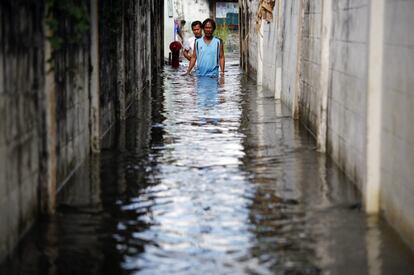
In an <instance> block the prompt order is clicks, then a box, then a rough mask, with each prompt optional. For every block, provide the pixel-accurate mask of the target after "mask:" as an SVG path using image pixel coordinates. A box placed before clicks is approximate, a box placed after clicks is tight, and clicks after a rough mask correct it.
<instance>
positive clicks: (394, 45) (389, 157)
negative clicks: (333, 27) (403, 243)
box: [380, 0, 414, 247]
mask: <svg viewBox="0 0 414 275" xmlns="http://www.w3.org/2000/svg"><path fill="white" fill-rule="evenodd" d="M413 14H414V2H413V1H390V0H387V1H385V14H384V15H385V16H384V17H385V18H384V19H385V20H384V49H383V50H384V56H383V58H384V61H383V62H384V66H383V80H384V82H383V89H382V92H383V100H382V102H383V104H382V113H383V115H382V120H381V121H382V127H381V148H382V150H381V188H380V190H381V199H380V201H381V208H382V209H383V211H384V213H385V216H386V217H387V219H388V220H389V221H390V223H391V224H393V225H395V226H396V227H397V228H398V230H399V231H400V232H401V233H402V234H403V236H406V240H407V241H409V242H410V243H411V245H412V246H413V247H414V212H413V209H414V171H413V163H414V124H413V121H414V113H413V111H412V110H413V109H414V93H413V89H414V76H413V72H414V34H413V32H414V31H413V26H414V17H413Z"/></svg>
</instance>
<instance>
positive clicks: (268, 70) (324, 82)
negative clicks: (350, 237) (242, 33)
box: [241, 0, 414, 248]
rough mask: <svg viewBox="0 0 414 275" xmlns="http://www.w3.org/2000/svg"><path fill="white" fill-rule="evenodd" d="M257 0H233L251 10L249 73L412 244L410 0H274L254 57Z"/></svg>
mask: <svg viewBox="0 0 414 275" xmlns="http://www.w3.org/2000/svg"><path fill="white" fill-rule="evenodd" d="M258 2H259V1H258V0H252V1H247V0H241V3H242V4H243V5H248V6H249V9H248V10H249V11H250V12H251V13H250V14H249V17H250V21H249V23H250V28H249V36H248V38H249V39H248V41H249V44H248V46H247V47H248V50H249V58H248V64H249V73H251V74H252V77H253V78H257V77H258V75H257V74H258V73H260V74H261V75H260V80H261V83H262V85H263V87H266V88H269V89H270V90H271V91H273V92H274V93H275V96H276V97H279V96H280V98H281V100H282V101H283V102H284V103H285V104H286V105H287V106H289V107H290V108H292V109H295V108H296V106H297V107H298V115H299V119H300V120H301V121H302V123H304V124H305V125H306V126H307V127H308V129H310V130H311V131H312V133H313V134H314V135H315V138H317V144H318V146H320V148H319V149H320V150H321V151H325V148H326V151H327V153H328V154H330V155H331V157H332V158H333V159H334V160H335V162H336V163H337V164H338V165H339V166H340V167H341V168H342V170H343V171H344V172H345V173H346V174H347V176H348V177H349V178H350V179H352V180H353V181H354V182H355V183H356V184H357V186H358V187H359V188H360V190H361V191H362V193H363V197H364V202H365V203H366V205H365V206H366V210H367V211H368V212H371V213H372V212H373V213H375V212H378V211H382V212H383V213H384V215H385V217H386V218H387V220H388V221H389V222H390V224H391V225H392V226H394V227H395V228H396V229H397V231H399V232H400V233H401V235H402V236H403V237H404V238H405V240H407V242H408V243H410V244H411V246H412V247H413V248H414V210H413V209H414V172H413V171H414V169H413V163H414V142H413V141H414V123H413V121H414V112H413V111H412V110H413V109H414V93H413V91H412V89H413V87H414V75H413V72H414V33H413V32H414V30H413V26H414V17H413V16H412V15H413V14H414V2H413V1H392V0H379V1H378V2H376V1H369V0H358V1H348V0H337V1H333V0H280V1H276V5H275V8H274V13H273V14H274V22H272V23H270V24H265V25H264V26H263V38H262V40H263V52H264V55H265V58H263V60H262V62H259V61H258V53H259V52H260V51H258V48H259V43H258V41H260V39H259V35H258V34H257V33H256V31H255V28H254V27H255V22H254V19H255V17H256V11H257V6H258ZM380 2H381V3H383V4H384V8H383V9H382V10H383V11H385V14H382V13H380V12H379V11H378V7H379V4H380ZM242 16H243V15H242ZM370 20H371V21H370ZM382 33H383V35H382ZM382 41H383V42H382ZM381 43H383V45H382V44H381ZM381 45H382V46H381ZM379 49H381V50H379ZM278 71H279V73H278ZM378 99H381V100H378ZM296 104H297V105H296ZM378 104H380V105H381V106H378ZM373 107H375V108H373ZM376 107H379V108H376ZM367 171H368V172H367ZM374 182H375V184H372V183H374ZM378 191H379V194H380V196H377V195H376V194H378Z"/></svg>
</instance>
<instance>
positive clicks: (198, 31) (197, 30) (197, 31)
mask: <svg viewBox="0 0 414 275" xmlns="http://www.w3.org/2000/svg"><path fill="white" fill-rule="evenodd" d="M202 27H203V25H202V24H201V22H200V21H194V22H193V23H191V30H192V31H193V34H194V36H195V37H196V38H200V37H201V36H202V34H203V29H202Z"/></svg>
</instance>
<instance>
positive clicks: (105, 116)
mask: <svg viewBox="0 0 414 275" xmlns="http://www.w3.org/2000/svg"><path fill="white" fill-rule="evenodd" d="M55 2H56V3H57V6H55V7H53V8H52V9H51V10H50V9H49V10H47V7H46V3H45V1H38V0H36V1H35V0H26V1H23V0H18V1H15V0H6V1H1V3H0V22H1V28H0V114H2V117H3V122H2V123H0V260H2V259H4V257H6V255H8V254H10V253H11V252H12V251H13V249H14V248H15V246H16V245H17V243H18V241H19V240H20V238H21V237H22V236H23V235H24V234H25V232H27V230H29V229H30V227H31V225H32V224H33V222H34V221H35V220H36V218H37V217H38V216H39V215H40V214H49V215H53V212H54V206H55V203H56V195H57V192H58V191H59V190H60V189H62V188H64V186H65V184H66V183H67V182H70V178H71V177H72V175H73V174H74V173H75V172H76V171H77V169H78V168H79V167H80V166H81V165H82V163H83V162H84V161H85V160H86V159H88V158H89V156H90V154H91V152H92V151H94V152H95V153H99V151H100V150H103V149H105V148H107V147H111V146H113V145H114V144H115V143H116V141H117V138H116V133H117V130H118V129H119V128H121V127H122V124H123V121H125V118H126V117H127V114H128V110H136V108H135V109H134V108H131V106H134V105H137V102H138V101H139V100H140V97H141V96H142V93H143V91H144V90H146V88H147V87H148V86H149V85H150V84H151V79H152V75H153V74H156V73H158V72H159V71H160V68H161V66H162V64H163V48H162V45H163V37H162V35H161V34H162V30H163V23H162V18H163V9H162V4H163V2H162V1H161V0H151V1H139V2H137V1H132V0H130V1H127V0H118V1H115V0H114V1H99V2H98V1H96V0H84V1H73V2H71V1H69V2H70V3H69V2H67V3H66V4H68V3H69V4H70V5H74V6H75V7H78V8H81V9H83V11H84V12H85V14H84V15H86V17H87V18H86V19H87V22H88V24H89V26H88V27H87V28H86V29H84V30H82V31H81V32H79V30H78V29H77V27H79V25H77V24H78V22H76V20H78V19H77V17H76V16H73V14H72V15H71V13H70V12H68V13H66V12H65V8H64V7H63V6H62V3H60V2H59V1H55ZM51 16H52V17H54V18H55V19H56V20H57V22H59V24H60V27H59V28H58V29H53V25H51V24H50V23H48V21H47V19H50V17H51ZM119 30H121V31H119ZM77 35H78V36H79V37H77V38H76V39H74V37H75V36H77ZM47 37H52V39H50V38H47ZM54 38H60V39H61V41H60V43H58V44H56V43H55V42H56V41H53V39H54ZM96 99H97V101H96V102H97V104H95V102H94V100H96ZM95 105H96V107H95ZM96 131H97V133H96ZM94 135H97V136H98V139H96V140H94V139H93V138H94ZM92 149H93V150H92Z"/></svg>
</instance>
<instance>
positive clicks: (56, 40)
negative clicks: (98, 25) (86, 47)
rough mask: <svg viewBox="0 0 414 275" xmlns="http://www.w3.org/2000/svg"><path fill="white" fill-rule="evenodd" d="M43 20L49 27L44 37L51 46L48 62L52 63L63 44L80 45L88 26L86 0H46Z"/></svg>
mask: <svg viewBox="0 0 414 275" xmlns="http://www.w3.org/2000/svg"><path fill="white" fill-rule="evenodd" d="M45 22H46V25H47V27H48V28H49V32H48V36H46V38H47V39H48V41H49V43H50V45H51V48H52V56H51V58H50V59H49V60H48V62H49V63H51V64H53V60H54V59H55V56H56V53H57V52H58V51H59V50H61V49H62V48H63V46H64V45H82V43H83V41H84V36H85V34H86V33H87V32H88V31H89V28H90V19H89V12H88V8H87V6H86V1H82V0H80V1H79V0H78V1H77V0H64V1H62V0H46V21H45Z"/></svg>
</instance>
